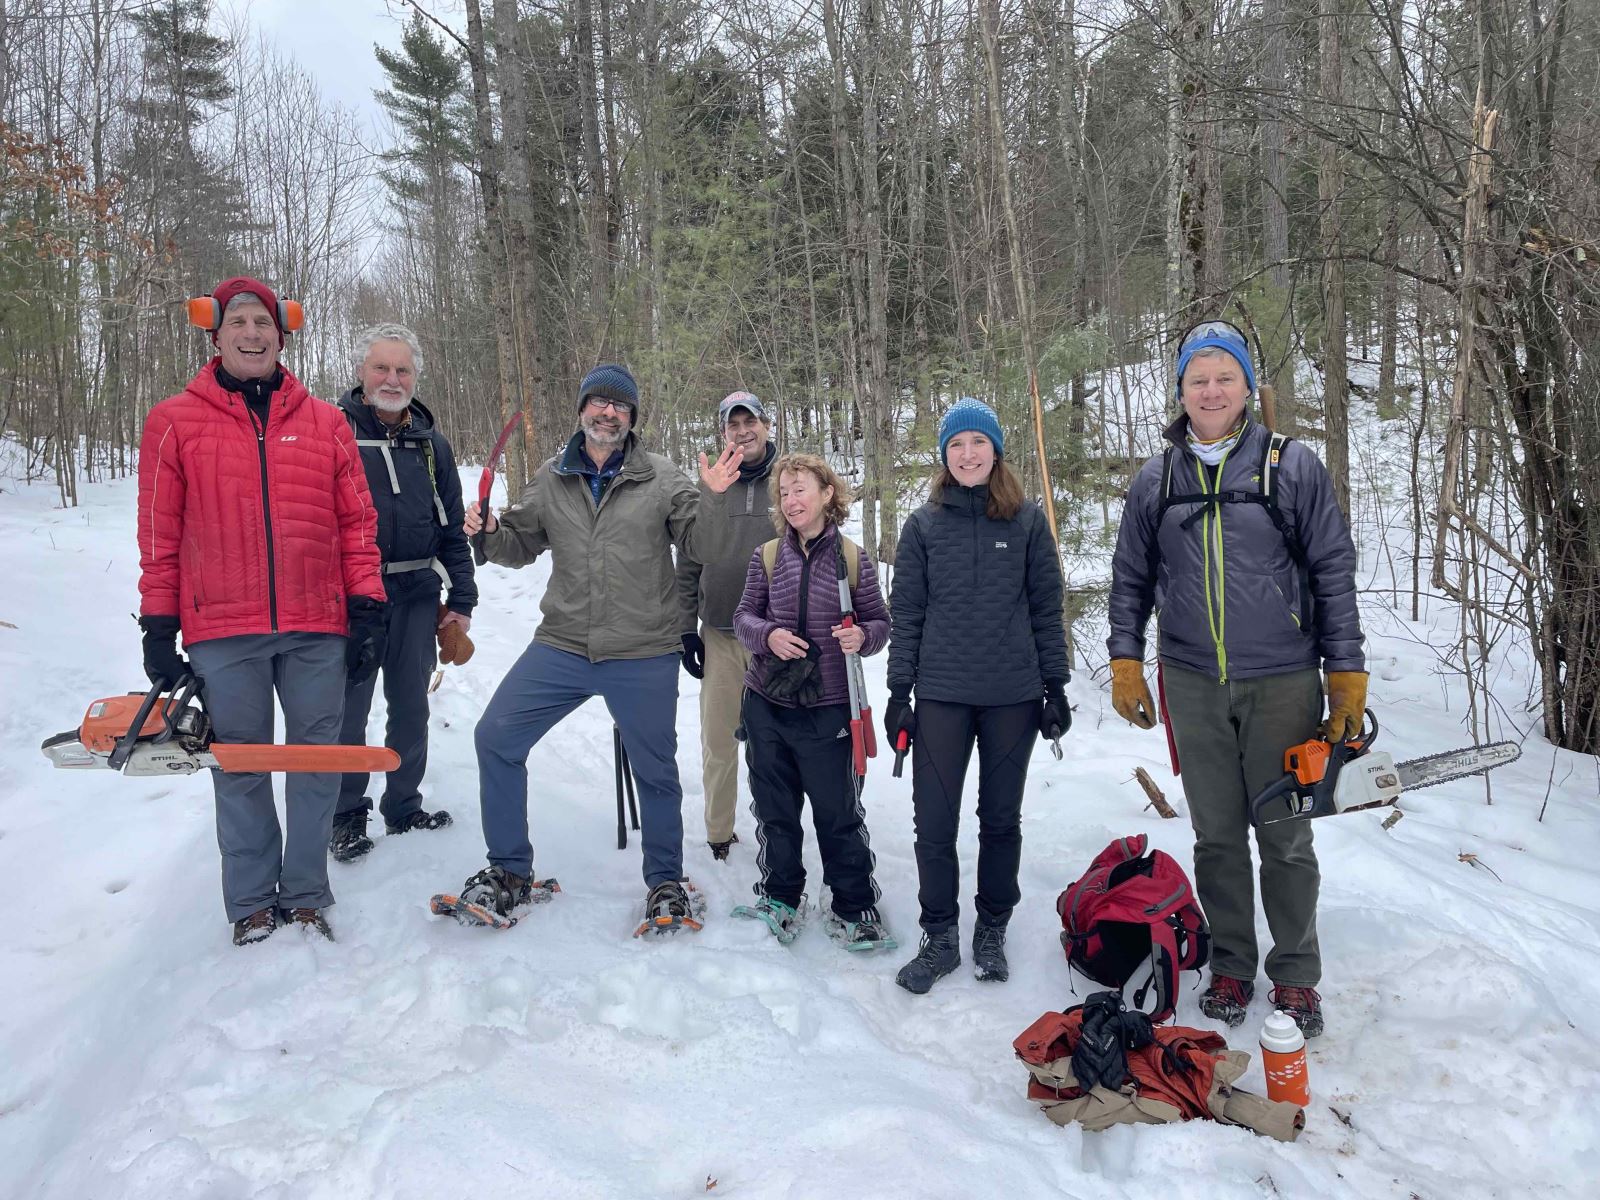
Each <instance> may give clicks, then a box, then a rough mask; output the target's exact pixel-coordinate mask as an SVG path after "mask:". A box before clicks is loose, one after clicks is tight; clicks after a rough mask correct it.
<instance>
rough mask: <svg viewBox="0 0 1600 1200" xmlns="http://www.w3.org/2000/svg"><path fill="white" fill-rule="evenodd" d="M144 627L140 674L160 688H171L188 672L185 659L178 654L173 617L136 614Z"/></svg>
mask: <svg viewBox="0 0 1600 1200" xmlns="http://www.w3.org/2000/svg"><path fill="white" fill-rule="evenodd" d="M139 628H140V629H142V630H144V673H145V674H146V675H147V676H149V678H150V682H151V683H152V684H154V685H155V686H156V687H159V688H160V689H161V690H162V691H164V692H165V691H171V690H172V689H173V688H174V687H176V686H177V683H178V680H180V679H182V678H183V677H184V676H185V675H187V674H189V660H188V659H186V658H184V657H183V655H181V654H179V653H178V618H177V617H140V618H139Z"/></svg>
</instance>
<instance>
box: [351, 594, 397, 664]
mask: <svg viewBox="0 0 1600 1200" xmlns="http://www.w3.org/2000/svg"><path fill="white" fill-rule="evenodd" d="M349 610H350V638H349V641H348V642H347V643H346V644H345V648H344V668H345V671H346V672H347V673H348V674H349V676H350V682H351V683H365V682H366V681H367V680H369V679H371V678H372V677H373V676H374V675H376V674H377V673H378V668H379V667H380V666H382V665H383V649H384V644H385V642H387V641H388V637H389V606H388V605H387V604H385V603H384V602H383V601H382V600H374V599H372V598H371V597H370V596H351V597H350V600H349Z"/></svg>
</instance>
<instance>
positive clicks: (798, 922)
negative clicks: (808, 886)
mask: <svg viewBox="0 0 1600 1200" xmlns="http://www.w3.org/2000/svg"><path fill="white" fill-rule="evenodd" d="M806 908H807V905H806V898H805V897H804V896H801V897H800V904H799V906H798V907H797V908H790V907H789V906H788V905H787V904H785V903H784V902H783V901H782V900H774V899H773V898H772V897H771V896H763V897H761V899H759V900H757V901H756V902H755V903H754V904H741V905H739V906H738V907H737V908H735V909H734V910H733V915H734V916H736V917H750V918H752V919H753V920H757V921H760V922H761V923H762V924H764V925H765V926H766V927H767V928H768V929H770V930H772V936H773V937H775V938H777V939H778V941H780V942H782V943H783V944H784V945H785V946H787V945H788V944H789V943H790V942H792V941H794V940H795V938H797V937H799V936H800V931H801V930H802V929H804V928H805V924H806Z"/></svg>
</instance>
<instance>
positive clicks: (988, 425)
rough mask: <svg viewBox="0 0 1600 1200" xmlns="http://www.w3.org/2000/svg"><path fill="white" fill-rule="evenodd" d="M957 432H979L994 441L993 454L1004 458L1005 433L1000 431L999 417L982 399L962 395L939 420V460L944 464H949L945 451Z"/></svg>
mask: <svg viewBox="0 0 1600 1200" xmlns="http://www.w3.org/2000/svg"><path fill="white" fill-rule="evenodd" d="M958 433H981V434H983V436H984V437H986V438H988V439H989V440H990V441H991V442H993V443H994V456H995V457H996V458H1004V457H1005V451H1006V439H1005V435H1004V434H1002V433H1001V432H1000V418H999V417H997V416H995V415H994V409H992V408H990V407H989V406H988V405H987V404H985V403H984V402H983V401H982V400H974V399H973V398H972V397H971V396H963V397H961V399H959V400H957V401H956V402H955V403H954V404H952V405H951V406H950V409H949V411H947V412H946V413H945V414H944V417H943V419H941V420H940V422H939V461H940V462H942V463H944V465H945V466H949V465H950V460H949V459H948V458H947V457H946V452H947V451H948V450H949V448H950V439H951V438H953V437H955V436H956V434H958Z"/></svg>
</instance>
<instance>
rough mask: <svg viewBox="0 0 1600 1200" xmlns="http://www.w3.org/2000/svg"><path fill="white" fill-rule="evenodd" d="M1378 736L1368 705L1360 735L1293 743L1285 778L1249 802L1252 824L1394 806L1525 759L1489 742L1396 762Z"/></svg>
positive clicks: (1513, 747)
mask: <svg viewBox="0 0 1600 1200" xmlns="http://www.w3.org/2000/svg"><path fill="white" fill-rule="evenodd" d="M1377 738H1378V718H1377V717H1376V716H1375V715H1373V712H1372V710H1371V709H1370V708H1369V709H1367V715H1366V724H1365V725H1364V726H1363V728H1362V730H1361V733H1360V734H1359V735H1357V736H1356V737H1353V738H1350V739H1348V740H1346V741H1342V742H1327V741H1323V740H1322V739H1321V738H1313V739H1312V740H1311V741H1309V742H1301V743H1300V744H1299V745H1298V746H1290V747H1289V749H1287V750H1285V751H1284V753H1283V768H1284V774H1283V777H1282V778H1281V779H1278V780H1276V781H1275V782H1273V783H1271V784H1269V785H1268V786H1267V787H1265V788H1263V789H1262V790H1261V792H1260V794H1259V795H1257V796H1256V798H1255V799H1254V800H1252V801H1251V802H1250V823H1251V824H1252V825H1271V824H1272V823H1273V822H1275V821H1287V820H1290V819H1292V818H1296V817H1302V818H1311V817H1331V816H1333V815H1334V814H1336V813H1342V812H1354V811H1356V810H1358V809H1363V808H1381V807H1383V806H1384V805H1386V804H1393V803H1394V802H1395V801H1396V800H1398V799H1399V798H1400V793H1401V792H1409V791H1413V790H1415V789H1416V788H1424V787H1432V786H1433V785H1434V784H1436V783H1446V782H1448V781H1449V780H1452V779H1464V778H1466V777H1467V776H1468V775H1482V774H1483V773H1484V772H1485V771H1488V770H1491V769H1493V768H1494V767H1503V766H1504V765H1505V764H1506V763H1509V762H1515V761H1516V760H1517V759H1519V758H1521V757H1522V747H1520V746H1518V745H1517V744H1516V743H1515V742H1491V743H1489V744H1488V745H1486V746H1467V747H1465V748H1463V749H1461V750H1446V751H1445V752H1444V753H1442V754H1428V755H1424V756H1423V757H1422V758H1412V759H1408V760H1407V761H1405V762H1403V763H1397V762H1395V761H1394V758H1393V757H1392V756H1390V755H1388V754H1385V753H1383V752H1382V751H1378V752H1376V753H1375V752H1374V751H1373V749H1372V743H1373V742H1375V741H1376V740H1377Z"/></svg>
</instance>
